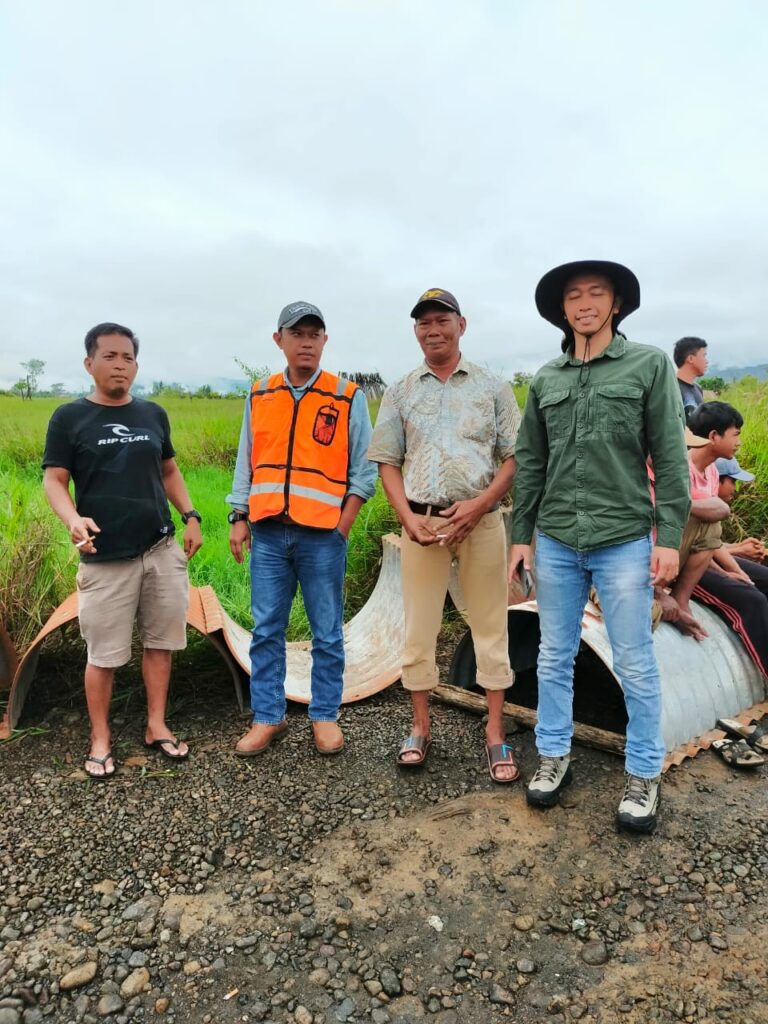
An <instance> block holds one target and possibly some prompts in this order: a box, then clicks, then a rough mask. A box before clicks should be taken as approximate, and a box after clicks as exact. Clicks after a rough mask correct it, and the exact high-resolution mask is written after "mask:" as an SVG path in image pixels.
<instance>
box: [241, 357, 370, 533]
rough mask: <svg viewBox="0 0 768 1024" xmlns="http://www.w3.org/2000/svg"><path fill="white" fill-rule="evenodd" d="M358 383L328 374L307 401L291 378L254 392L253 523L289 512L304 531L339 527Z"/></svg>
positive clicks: (259, 385)
mask: <svg viewBox="0 0 768 1024" xmlns="http://www.w3.org/2000/svg"><path fill="white" fill-rule="evenodd" d="M355 391H357V386H356V385H355V384H352V382H351V381H347V380H344V379H343V378H340V377H336V376H335V375H334V374H331V373H327V372H326V371H324V370H323V371H321V372H320V374H319V376H318V378H317V380H316V381H315V382H314V383H313V384H312V385H311V387H308V388H307V389H306V390H305V391H304V392H303V393H302V395H301V397H300V398H298V399H295V398H294V396H293V392H292V391H291V389H290V388H289V387H288V385H287V384H286V383H285V381H284V378H283V374H282V373H277V374H273V375H272V376H271V377H270V378H269V379H268V380H267V381H258V382H257V383H256V384H255V385H254V387H253V389H252V391H251V435H252V441H253V448H252V457H251V491H250V498H249V501H248V512H249V518H250V519H251V521H252V522H257V521H258V520H259V519H265V518H267V517H268V516H276V515H281V514H286V513H287V515H289V516H290V518H291V519H292V520H294V521H295V522H297V523H301V524H302V525H304V526H314V527H319V528H322V529H333V528H334V527H335V526H337V525H338V522H339V517H340V515H341V506H342V503H343V501H344V497H345V495H346V493H347V487H348V481H349V413H350V407H351V404H352V398H353V397H354V394H355Z"/></svg>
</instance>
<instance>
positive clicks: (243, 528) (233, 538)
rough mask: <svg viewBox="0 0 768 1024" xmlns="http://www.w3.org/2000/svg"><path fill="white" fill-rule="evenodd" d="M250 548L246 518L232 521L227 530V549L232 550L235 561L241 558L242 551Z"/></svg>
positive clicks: (249, 531)
mask: <svg viewBox="0 0 768 1024" xmlns="http://www.w3.org/2000/svg"><path fill="white" fill-rule="evenodd" d="M250 549H251V528H250V526H249V525H248V522H247V520H245V519H241V520H240V521H239V522H237V523H232V527H231V528H230V531H229V550H230V551H231V552H232V555H233V556H234V559H235V561H236V562H238V563H240V562H242V560H243V557H244V552H245V551H250Z"/></svg>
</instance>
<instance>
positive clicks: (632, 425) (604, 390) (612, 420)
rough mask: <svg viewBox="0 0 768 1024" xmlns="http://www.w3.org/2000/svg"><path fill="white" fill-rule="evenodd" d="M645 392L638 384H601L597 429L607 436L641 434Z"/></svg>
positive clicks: (599, 388) (598, 396)
mask: <svg viewBox="0 0 768 1024" xmlns="http://www.w3.org/2000/svg"><path fill="white" fill-rule="evenodd" d="M643 396H644V391H643V389H642V388H641V387H639V386H638V385H637V384H599V385H598V387H597V408H596V410H595V429H596V430H598V431H600V432H601V433H605V434H639V433H640V431H641V430H642V426H643Z"/></svg>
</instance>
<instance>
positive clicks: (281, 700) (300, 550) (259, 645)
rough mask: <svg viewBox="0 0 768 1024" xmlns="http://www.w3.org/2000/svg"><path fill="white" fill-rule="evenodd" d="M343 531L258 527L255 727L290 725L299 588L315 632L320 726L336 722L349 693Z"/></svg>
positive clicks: (314, 704) (312, 710) (254, 554)
mask: <svg viewBox="0 0 768 1024" xmlns="http://www.w3.org/2000/svg"><path fill="white" fill-rule="evenodd" d="M346 567H347V542H346V540H345V539H344V537H343V536H342V535H341V534H340V533H339V531H338V530H313V529H310V528H309V527H306V526H296V525H294V524H293V523H277V522H272V521H268V520H263V521H261V522H258V523H254V524H252V526H251V613H252V614H253V634H252V637H251V708H252V709H253V722H254V724H256V723H261V724H263V725H277V724H278V723H279V722H282V721H283V719H284V718H285V631H286V628H287V626H288V617H289V615H290V612H291V602H292V601H293V598H294V596H295V594H296V586H297V584H298V585H300V586H301V594H302V597H303V598H304V607H305V608H306V610H307V618H308V619H309V625H310V628H311V630H312V677H311V685H312V699H311V701H310V704H309V717H310V719H311V720H312V721H313V722H335V721H336V719H337V718H338V716H339V706H340V704H341V695H342V690H343V688H344V636H343V633H342V625H343V612H344V574H345V572H346Z"/></svg>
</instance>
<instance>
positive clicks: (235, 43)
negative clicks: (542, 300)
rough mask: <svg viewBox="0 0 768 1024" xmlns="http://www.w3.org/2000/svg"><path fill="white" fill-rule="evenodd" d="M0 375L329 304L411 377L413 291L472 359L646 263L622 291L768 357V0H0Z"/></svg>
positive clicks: (258, 344)
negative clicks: (537, 301) (566, 268)
mask: <svg viewBox="0 0 768 1024" xmlns="http://www.w3.org/2000/svg"><path fill="white" fill-rule="evenodd" d="M0 12H2V13H1V15H0V17H1V18H2V23H1V24H0V88H1V90H2V91H1V95H0V224H1V226H2V236H1V237H2V244H1V245H0V253H1V255H0V311H1V314H2V315H1V316H0V385H4V386H7V385H9V384H12V383H13V382H14V381H15V380H17V379H18V377H19V375H20V372H21V371H20V367H19V362H20V361H21V360H23V359H28V358H29V357H30V356H34V357H38V358H41V359H44V360H45V361H46V364H47V366H46V373H45V378H44V382H43V383H44V384H46V383H47V384H50V383H52V382H54V381H63V382H66V383H68V384H80V383H85V381H86V376H85V373H84V371H83V370H82V368H81V366H80V361H81V359H82V355H83V353H82V338H83V335H84V334H85V331H86V330H87V329H88V327H90V326H92V325H93V324H94V323H97V322H99V321H102V320H116V321H119V322H124V323H126V324H128V325H129V326H131V327H132V328H133V329H134V330H135V331H136V332H137V333H138V334H139V336H140V338H141V340H142V350H141V353H140V360H139V362H140V371H139V373H140V376H139V380H140V382H142V383H144V384H145V385H146V386H147V387H149V386H150V385H151V383H152V381H153V380H157V379H163V380H179V381H183V382H186V383H194V384H201V383H204V382H206V381H207V380H213V379H215V378H217V377H237V376H239V373H238V370H237V367H236V366H235V363H234V360H233V357H234V356H240V357H241V358H242V359H244V360H245V361H246V362H248V363H250V364H252V365H269V366H270V367H271V368H272V369H276V368H278V367H279V366H280V365H281V363H280V360H279V358H278V354H277V350H276V349H275V347H274V343H273V341H272V337H271V336H272V332H273V330H274V328H275V321H276V317H277V313H278V312H279V310H280V308H281V307H282V306H283V305H284V304H285V303H287V302H289V301H292V300H296V299H305V300H308V301H311V302H314V303H317V304H318V305H319V306H320V307H321V309H322V310H323V311H324V313H325V316H326V320H327V324H328V333H329V336H330V341H329V344H328V348H327V349H326V358H325V360H324V361H325V364H326V366H327V367H328V368H329V369H331V370H337V369H344V370H350V371H351V370H378V371H379V372H380V373H381V374H382V375H383V377H384V378H385V379H386V380H388V381H391V380H393V379H394V378H396V377H397V376H399V375H400V374H402V373H404V372H406V371H407V370H408V369H410V368H411V366H412V365H415V363H416V362H417V359H418V357H419V355H420V353H419V351H418V349H417V346H416V342H415V340H414V338H413V334H412V331H411V326H410V320H409V318H408V313H409V310H410V308H411V306H412V304H413V302H414V301H415V299H416V297H417V296H418V295H419V293H420V292H421V291H423V290H424V289H426V288H429V287H435V286H439V287H444V288H448V289H450V290H451V291H453V292H454V293H455V294H456V295H457V297H458V298H459V300H460V302H461V304H462V307H463V309H464V312H465V313H466V315H467V318H468V321H469V326H468V330H467V335H466V341H465V344H464V351H465V353H466V354H467V355H468V356H469V357H470V358H472V359H474V360H476V361H478V362H480V363H483V364H485V365H488V366H491V367H493V368H495V369H497V370H499V371H502V372H504V373H506V374H511V373H512V372H514V371H515V370H533V369H535V368H536V367H537V366H538V365H540V364H541V363H542V362H543V361H545V360H546V359H548V358H551V357H552V356H553V355H555V354H556V353H557V351H558V340H559V338H558V334H557V332H556V331H555V330H554V328H552V327H551V326H549V325H548V324H546V323H545V322H544V321H543V320H541V319H539V317H538V315H537V313H536V310H535V307H534V304H533V291H534V288H535V285H536V282H537V280H538V278H539V277H540V276H541V274H542V273H544V272H545V271H546V270H547V269H549V268H550V267H551V266H554V265H555V264H557V263H560V262H562V261H564V260H566V259H572V258H584V257H591V256H596V257H604V258H609V259H614V260H618V261H620V262H624V263H626V264H628V265H629V266H630V267H632V268H633V270H634V271H635V272H636V273H637V275H638V277H639V279H640V283H641V287H642V307H641V309H640V310H639V312H638V313H636V314H634V315H633V316H632V317H631V319H628V320H626V321H625V328H624V329H625V330H626V331H627V333H628V334H629V336H630V337H632V338H634V339H635V340H638V341H643V342H649V343H653V344H657V345H659V346H661V347H663V348H666V349H667V350H669V349H670V348H671V345H672V343H673V342H674V341H675V339H676V338H678V337H679V336H681V335H682V334H699V335H701V336H703V337H705V338H706V339H708V341H709V343H710V347H711V355H712V362H713V363H715V364H719V365H721V366H725V365H733V364H742V363H748V362H756V361H766V360H768V345H766V343H765V339H764V332H763V323H764V319H765V315H764V304H765V302H766V297H767V296H768V290H767V289H766V281H767V280H768V275H767V273H766V272H767V271H768V258H767V256H766V252H767V250H768V203H767V202H766V199H767V198H768V166H767V162H766V148H767V147H768V89H767V88H766V56H765V55H766V52H768V45H767V44H768V38H766V37H767V36H768V32H767V31H766V26H767V25H768V13H766V12H768V7H766V6H765V5H763V4H759V3H754V2H743V3H742V2H734V0H731V2H730V3H729V4H727V5H726V4H723V3H717V4H715V3H708V2H705V0H687V2H674V0H664V2H653V0H644V2H643V3H640V4H638V3H633V4H630V3H621V2H619V3H617V2H615V0H613V2H602V0H583V2H578V0H562V2H557V0H496V2H490V0H472V2H470V0H463V2H453V0H439V2H437V0H435V2H432V0H424V2H419V0H408V2H399V0H346V2H342V0H312V2H310V0H307V2H299V0H297V2H291V0H283V2H281V3H274V2H272V3H262V2H257V0H216V2H215V3H214V2H212V0H210V2H205V3H203V2H194V0H183V2H181V0H163V2H162V3H158V2H157V0H151V2H147V0H132V2H131V3H130V4H117V3H116V2H110V0H107V2H102V3H96V2H95V0H89V2H87V3H86V2H81V0H68V2H67V3H66V4H62V3H60V2H58V0H57V2H55V3H54V2H37V0H24V2H23V3H21V2H18V0H5V2H3V3H2V4H1V5H0Z"/></svg>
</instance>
